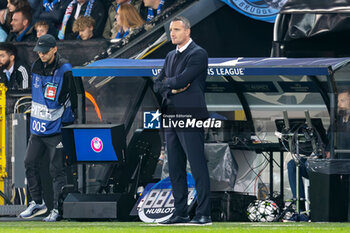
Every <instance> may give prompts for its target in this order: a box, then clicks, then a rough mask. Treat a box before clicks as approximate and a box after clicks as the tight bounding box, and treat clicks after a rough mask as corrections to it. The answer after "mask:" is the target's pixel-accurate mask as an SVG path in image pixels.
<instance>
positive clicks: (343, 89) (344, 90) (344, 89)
mask: <svg viewBox="0 0 350 233" xmlns="http://www.w3.org/2000/svg"><path fill="white" fill-rule="evenodd" d="M341 93H347V94H348V95H350V87H339V89H338V94H341Z"/></svg>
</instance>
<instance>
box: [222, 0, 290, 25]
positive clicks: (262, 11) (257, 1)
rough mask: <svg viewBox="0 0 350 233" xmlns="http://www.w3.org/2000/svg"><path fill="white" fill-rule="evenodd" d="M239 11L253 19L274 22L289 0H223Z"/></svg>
mask: <svg viewBox="0 0 350 233" xmlns="http://www.w3.org/2000/svg"><path fill="white" fill-rule="evenodd" d="M221 1H222V2H224V3H226V4H227V5H229V6H230V7H232V8H233V9H235V10H237V11H238V12H240V13H242V14H244V15H246V16H248V17H251V18H253V19H257V20H262V21H266V22H269V23H274V22H275V18H276V15H277V14H278V13H279V11H280V9H281V8H282V6H283V5H284V4H285V3H286V2H287V0H221Z"/></svg>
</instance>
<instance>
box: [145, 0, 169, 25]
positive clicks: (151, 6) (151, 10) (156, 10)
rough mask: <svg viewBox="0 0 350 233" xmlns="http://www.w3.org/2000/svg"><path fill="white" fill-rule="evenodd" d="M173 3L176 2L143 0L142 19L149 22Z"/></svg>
mask: <svg viewBox="0 0 350 233" xmlns="http://www.w3.org/2000/svg"><path fill="white" fill-rule="evenodd" d="M173 3H174V0H143V4H141V7H140V14H141V17H142V19H144V20H145V21H147V22H148V21H150V20H152V19H153V18H154V17H156V16H157V15H159V14H160V13H161V12H162V11H163V10H164V9H166V8H168V7H169V6H171V5H172V4H173Z"/></svg>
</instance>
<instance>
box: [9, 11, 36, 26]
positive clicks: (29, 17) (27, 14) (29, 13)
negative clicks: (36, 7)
mask: <svg viewBox="0 0 350 233" xmlns="http://www.w3.org/2000/svg"><path fill="white" fill-rule="evenodd" d="M17 12H21V13H22V15H23V17H24V19H26V20H28V24H31V23H32V9H31V8H30V7H22V8H19V9H16V10H15V11H14V12H13V13H17Z"/></svg>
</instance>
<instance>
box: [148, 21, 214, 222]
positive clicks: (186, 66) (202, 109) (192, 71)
mask: <svg viewBox="0 0 350 233" xmlns="http://www.w3.org/2000/svg"><path fill="white" fill-rule="evenodd" d="M190 32H191V30H190V23H189V21H188V20H187V19H186V18H184V17H175V18H174V19H173V20H172V22H171V23H170V36H171V41H172V43H173V44H174V45H176V46H177V47H176V50H173V51H171V52H169V53H168V55H167V56H166V58H165V62H164V67H163V69H162V71H161V73H160V75H159V76H158V77H157V79H156V80H155V83H154V89H155V91H156V92H159V93H160V94H161V96H162V97H163V100H162V113H165V114H168V115H171V114H181V115H187V116H191V118H192V119H193V118H195V119H196V120H205V119H207V118H208V116H209V114H208V111H207V106H206V103H205V96H204V88H205V79H206V77H207V69H208V54H207V52H206V51H205V50H204V49H203V48H201V47H199V46H198V45H197V44H195V43H194V42H193V41H192V39H191V38H190ZM165 140H166V144H167V151H168V161H169V176H170V180H171V184H172V190H173V196H174V198H175V212H174V214H173V216H172V217H171V218H170V219H168V220H166V221H164V222H162V224H184V223H185V224H186V223H189V222H190V223H191V224H196V225H197V224H198V225H210V224H211V223H212V221H211V217H210V181H209V173H208V167H207V162H206V159H205V156H204V131H203V129H202V128H200V129H199V128H197V129H193V128H191V129H179V128H167V129H165ZM186 158H187V159H188V161H189V163H190V166H191V171H192V175H193V177H194V180H195V187H196V191H197V203H198V206H197V209H196V216H195V217H194V218H193V219H192V220H191V221H190V219H189V216H188V211H187V194H188V189H187V175H186V162H187V159H186Z"/></svg>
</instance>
